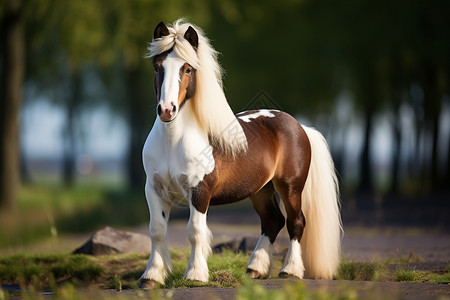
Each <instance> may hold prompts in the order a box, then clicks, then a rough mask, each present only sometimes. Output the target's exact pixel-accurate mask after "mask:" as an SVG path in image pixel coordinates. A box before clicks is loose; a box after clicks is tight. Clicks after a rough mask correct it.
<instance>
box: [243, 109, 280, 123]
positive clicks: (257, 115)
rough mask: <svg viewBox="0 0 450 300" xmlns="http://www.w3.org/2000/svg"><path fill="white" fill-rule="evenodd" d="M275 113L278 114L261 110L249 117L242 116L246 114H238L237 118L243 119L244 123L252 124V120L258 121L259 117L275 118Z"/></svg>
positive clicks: (268, 110)
mask: <svg viewBox="0 0 450 300" xmlns="http://www.w3.org/2000/svg"><path fill="white" fill-rule="evenodd" d="M273 112H276V110H270V109H260V110H258V111H257V112H254V113H251V114H248V115H244V116H240V115H241V114H244V113H246V112H241V113H239V114H237V115H236V116H237V117H238V118H239V119H241V120H242V121H244V122H246V123H250V122H251V119H256V118H258V117H261V116H264V117H268V118H274V117H275V115H274V114H273Z"/></svg>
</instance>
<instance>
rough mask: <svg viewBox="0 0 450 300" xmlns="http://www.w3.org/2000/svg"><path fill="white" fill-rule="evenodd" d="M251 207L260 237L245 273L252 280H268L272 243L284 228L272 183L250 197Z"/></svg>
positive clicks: (282, 217)
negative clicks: (256, 218)
mask: <svg viewBox="0 0 450 300" xmlns="http://www.w3.org/2000/svg"><path fill="white" fill-rule="evenodd" d="M250 200H251V201H252V204H253V207H254V208H255V210H256V212H257V213H258V215H259V217H260V219H261V237H260V238H259V241H258V244H257V245H256V248H255V250H254V251H253V253H252V255H251V257H250V261H249V263H248V266H247V273H248V274H249V276H250V277H251V278H253V279H257V278H268V277H269V275H270V269H271V265H272V252H273V243H274V242H275V239H276V237H277V235H278V233H279V232H280V230H281V229H282V228H283V227H284V216H283V214H282V213H281V210H280V207H279V205H278V203H277V200H276V198H275V189H274V187H273V184H272V182H269V183H267V184H266V185H265V186H264V187H263V188H262V189H261V190H260V191H259V192H258V193H256V194H255V195H253V196H251V197H250Z"/></svg>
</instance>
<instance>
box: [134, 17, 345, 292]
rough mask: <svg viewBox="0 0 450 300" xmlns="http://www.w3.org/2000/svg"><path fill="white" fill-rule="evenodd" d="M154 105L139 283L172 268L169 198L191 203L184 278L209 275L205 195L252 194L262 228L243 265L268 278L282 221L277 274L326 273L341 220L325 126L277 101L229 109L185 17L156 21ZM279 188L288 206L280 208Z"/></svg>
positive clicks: (217, 73)
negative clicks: (304, 122) (270, 106)
mask: <svg viewBox="0 0 450 300" xmlns="http://www.w3.org/2000/svg"><path fill="white" fill-rule="evenodd" d="M148 50H149V55H148V56H149V57H153V65H154V69H155V82H154V84H155V91H156V97H157V114H158V118H157V119H156V121H155V123H154V125H153V128H152V130H151V132H150V134H149V135H148V138H147V141H146V142H145V145H144V149H143V162H144V168H145V172H146V174H147V181H146V186H145V194H146V198H147V203H148V207H149V209H150V236H151V240H152V247H151V248H152V250H151V255H150V259H149V261H148V264H147V268H146V270H145V272H144V274H143V275H142V277H141V283H140V287H141V288H154V287H157V286H158V285H159V284H164V281H165V278H166V276H167V275H168V273H169V272H171V261H170V254H169V249H168V245H167V238H166V234H167V222H168V219H169V214H170V209H171V206H172V205H173V204H174V203H185V204H186V205H189V208H190V219H189V223H188V228H187V229H188V238H189V241H190V243H191V246H192V250H191V256H190V259H189V263H188V267H187V270H186V273H185V275H184V276H185V278H186V279H189V280H197V281H202V282H207V281H208V279H209V272H208V265H207V257H208V255H209V254H210V253H211V247H210V244H211V240H212V234H211V231H210V230H209V229H208V226H207V223H206V215H207V211H208V207H209V206H210V205H220V204H227V203H232V202H236V201H240V200H242V199H244V198H247V197H248V198H250V200H251V201H252V204H253V206H254V208H255V210H256V212H257V213H258V214H259V216H260V218H261V237H260V239H259V242H258V244H257V246H256V248H255V250H254V251H253V253H252V255H251V257H250V262H249V263H248V266H247V273H248V274H249V275H250V277H252V278H267V277H268V276H269V273H270V269H271V265H272V251H273V243H274V241H275V239H276V237H277V235H278V233H279V232H280V230H281V229H282V228H283V227H284V225H285V224H286V225H287V230H288V232H289V236H290V246H289V250H288V253H287V255H286V258H285V261H284V266H283V268H282V269H281V271H280V276H282V277H283V276H296V277H299V278H303V277H304V275H305V272H306V276H307V277H309V278H326V279H330V278H332V277H333V276H334V275H335V273H336V269H337V267H338V263H339V259H340V242H341V232H342V224H341V218H340V213H339V191H338V184H337V179H336V174H335V171H334V164H333V161H332V158H331V155H330V152H329V149H328V146H327V143H326V141H325V139H324V138H323V136H322V135H321V134H320V133H319V132H318V131H316V130H314V129H311V128H307V127H305V126H301V125H300V124H299V123H298V122H297V121H296V120H295V119H294V118H293V117H292V116H290V115H288V114H287V113H284V112H281V111H278V110H253V111H244V112H241V113H239V114H237V115H234V114H233V112H232V110H231V108H230V106H229V105H228V102H227V100H226V98H225V95H224V92H223V88H222V70H221V68H220V66H219V64H218V61H217V52H216V51H215V50H214V49H213V48H212V47H211V45H210V43H209V41H208V39H207V38H206V37H205V36H204V34H203V32H202V31H201V29H199V28H197V27H195V26H194V25H192V24H188V23H185V22H184V21H183V20H178V21H176V22H175V23H174V24H173V26H171V27H166V25H164V23H163V22H161V23H159V24H158V26H157V27H156V29H155V31H154V38H153V41H152V43H150V45H149V48H148ZM276 193H278V195H279V196H280V198H281V201H282V202H283V204H284V207H285V210H286V214H287V216H286V219H285V216H284V215H283V213H282V212H281V210H280V207H279V204H278V202H277V199H276Z"/></svg>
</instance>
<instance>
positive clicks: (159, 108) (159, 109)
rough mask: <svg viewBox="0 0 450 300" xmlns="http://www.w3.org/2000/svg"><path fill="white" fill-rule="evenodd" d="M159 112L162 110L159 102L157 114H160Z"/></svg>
mask: <svg viewBox="0 0 450 300" xmlns="http://www.w3.org/2000/svg"><path fill="white" fill-rule="evenodd" d="M161 113H162V111H161V104H158V116H160V115H161Z"/></svg>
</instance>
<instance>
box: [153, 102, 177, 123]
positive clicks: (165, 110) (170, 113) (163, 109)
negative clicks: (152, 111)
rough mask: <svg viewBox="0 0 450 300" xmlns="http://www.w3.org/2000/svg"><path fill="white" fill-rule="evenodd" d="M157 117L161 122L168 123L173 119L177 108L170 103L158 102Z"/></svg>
mask: <svg viewBox="0 0 450 300" xmlns="http://www.w3.org/2000/svg"><path fill="white" fill-rule="evenodd" d="M157 110H158V116H159V118H160V119H161V121H163V122H170V121H172V120H173V119H174V118H175V115H176V112H177V106H176V105H175V104H173V102H170V104H169V103H168V104H166V103H165V102H163V101H160V103H159V104H158V107H157Z"/></svg>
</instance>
